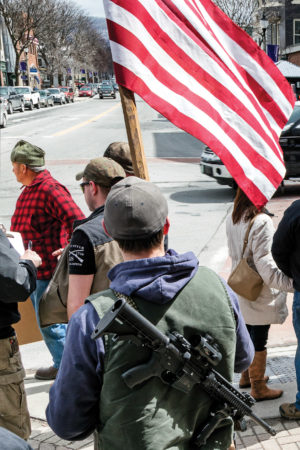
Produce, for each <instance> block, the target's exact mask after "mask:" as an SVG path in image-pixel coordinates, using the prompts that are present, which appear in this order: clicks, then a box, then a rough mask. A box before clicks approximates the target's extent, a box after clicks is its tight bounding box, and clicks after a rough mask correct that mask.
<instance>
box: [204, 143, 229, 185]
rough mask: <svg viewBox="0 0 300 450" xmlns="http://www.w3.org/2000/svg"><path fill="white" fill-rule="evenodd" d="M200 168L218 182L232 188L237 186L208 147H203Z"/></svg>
mask: <svg viewBox="0 0 300 450" xmlns="http://www.w3.org/2000/svg"><path fill="white" fill-rule="evenodd" d="M200 170H201V172H202V173H204V174H205V175H208V176H209V177H212V178H214V179H215V180H216V181H217V182H218V183H219V184H222V185H226V186H230V187H233V188H236V186H237V185H236V182H235V181H234V179H233V178H232V176H231V175H230V173H229V172H228V170H227V169H226V167H225V165H224V164H223V162H222V161H221V159H220V158H219V157H218V156H217V155H216V154H215V153H214V152H213V151H212V150H211V149H210V148H209V147H205V149H204V150H203V153H202V155H201V162H200Z"/></svg>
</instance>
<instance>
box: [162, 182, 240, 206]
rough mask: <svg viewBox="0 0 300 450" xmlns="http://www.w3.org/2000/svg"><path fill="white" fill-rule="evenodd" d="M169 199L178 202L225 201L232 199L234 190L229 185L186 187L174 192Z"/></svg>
mask: <svg viewBox="0 0 300 450" xmlns="http://www.w3.org/2000/svg"><path fill="white" fill-rule="evenodd" d="M170 199H171V200H174V201H175V202H179V203H195V204H196V203H224V202H225V203H226V202H231V201H233V199H234V190H233V189H231V188H229V187H226V186H224V187H222V188H219V189H218V188H216V189H202V190H200V189H187V190H185V191H179V192H174V194H171V195H170Z"/></svg>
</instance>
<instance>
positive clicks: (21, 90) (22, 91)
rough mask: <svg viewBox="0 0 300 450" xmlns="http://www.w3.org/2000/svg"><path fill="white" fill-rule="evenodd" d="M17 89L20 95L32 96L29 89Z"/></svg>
mask: <svg viewBox="0 0 300 450" xmlns="http://www.w3.org/2000/svg"><path fill="white" fill-rule="evenodd" d="M15 89H16V92H17V93H18V94H30V88H28V87H16V88H15Z"/></svg>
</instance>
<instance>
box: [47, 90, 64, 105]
mask: <svg viewBox="0 0 300 450" xmlns="http://www.w3.org/2000/svg"><path fill="white" fill-rule="evenodd" d="M47 91H49V92H50V93H51V94H52V95H53V97H54V103H59V104H60V105H65V104H66V103H67V100H66V96H65V94H64V93H63V92H62V91H61V90H60V89H58V88H48V89H47Z"/></svg>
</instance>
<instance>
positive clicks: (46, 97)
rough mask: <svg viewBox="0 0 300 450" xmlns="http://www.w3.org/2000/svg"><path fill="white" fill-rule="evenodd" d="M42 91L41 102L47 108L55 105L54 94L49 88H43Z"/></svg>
mask: <svg viewBox="0 0 300 450" xmlns="http://www.w3.org/2000/svg"><path fill="white" fill-rule="evenodd" d="M39 93H40V104H41V106H44V107H45V108H47V107H48V106H54V95H53V94H51V92H49V91H48V90H47V89H42V90H40V91H39Z"/></svg>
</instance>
